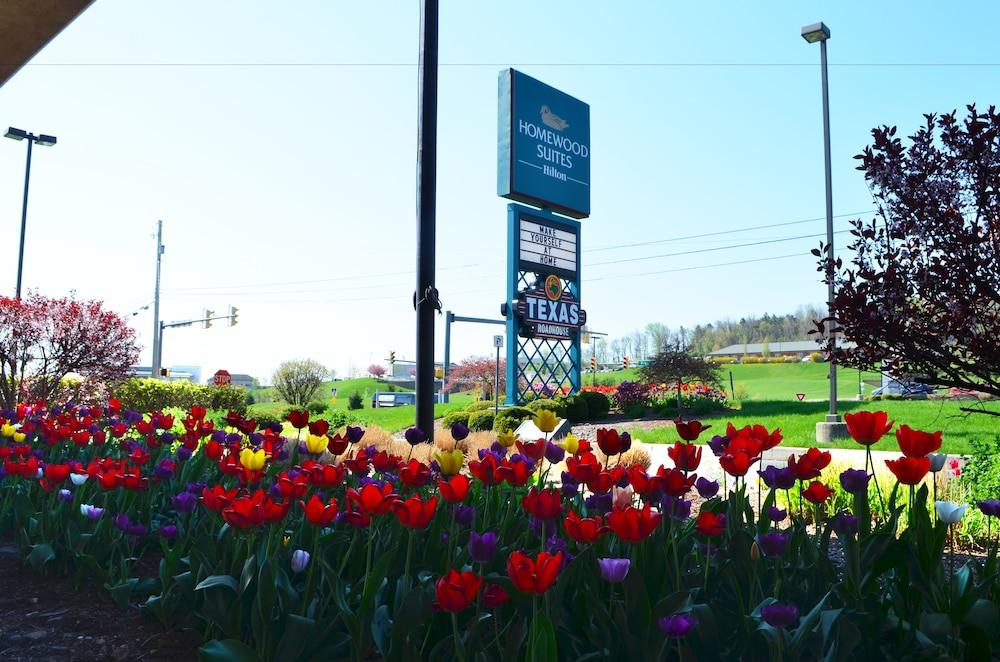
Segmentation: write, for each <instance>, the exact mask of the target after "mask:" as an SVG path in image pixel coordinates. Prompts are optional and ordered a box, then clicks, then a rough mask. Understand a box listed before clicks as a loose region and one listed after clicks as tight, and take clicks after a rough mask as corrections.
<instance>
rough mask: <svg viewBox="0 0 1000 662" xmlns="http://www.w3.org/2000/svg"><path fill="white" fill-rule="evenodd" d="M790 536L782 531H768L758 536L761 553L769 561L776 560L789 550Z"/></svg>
mask: <svg viewBox="0 0 1000 662" xmlns="http://www.w3.org/2000/svg"><path fill="white" fill-rule="evenodd" d="M788 540H789V537H788V534H787V533H782V532H780V531H768V532H767V533H762V534H760V535H758V536H757V546H758V547H760V551H761V553H762V554H763V555H764V556H766V557H767V558H769V559H775V558H778V557H779V556H781V555H782V554H784V553H785V550H786V549H788Z"/></svg>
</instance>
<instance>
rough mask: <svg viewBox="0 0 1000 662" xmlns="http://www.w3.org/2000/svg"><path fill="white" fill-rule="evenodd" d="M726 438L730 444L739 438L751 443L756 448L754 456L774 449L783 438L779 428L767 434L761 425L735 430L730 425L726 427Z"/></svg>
mask: <svg viewBox="0 0 1000 662" xmlns="http://www.w3.org/2000/svg"><path fill="white" fill-rule="evenodd" d="M726 436H727V437H728V438H729V439H730V443H732V442H733V441H735V440H736V439H740V438H742V439H746V440H749V441H752V443H753V445H754V446H756V448H757V451H756V453H755V454H756V455H759V454H760V453H761V452H763V451H766V450H770V449H772V448H774V447H775V446H777V445H778V444H780V443H781V440H782V438H783V437H782V435H781V428H776V429H775V430H774V432H768V431H767V428H765V427H764V426H763V425H747V426H744V427H742V428H739V429H737V428H736V427H735V426H734V425H733V424H732V423H729V424H727V425H726Z"/></svg>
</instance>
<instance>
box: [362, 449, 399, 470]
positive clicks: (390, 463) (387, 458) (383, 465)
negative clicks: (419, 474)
mask: <svg viewBox="0 0 1000 662" xmlns="http://www.w3.org/2000/svg"><path fill="white" fill-rule="evenodd" d="M369 460H371V463H372V466H373V467H375V471H379V472H382V473H396V472H397V471H399V468H400V467H401V466H402V465H403V458H401V457H399V456H398V455H392V454H390V453H387V452H385V451H379V452H377V453H375V454H374V455H372V456H371V457H370V458H369Z"/></svg>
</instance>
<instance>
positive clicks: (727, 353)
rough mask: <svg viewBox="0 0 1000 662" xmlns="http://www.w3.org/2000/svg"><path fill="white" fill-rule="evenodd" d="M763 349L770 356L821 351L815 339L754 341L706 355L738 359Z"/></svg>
mask: <svg viewBox="0 0 1000 662" xmlns="http://www.w3.org/2000/svg"><path fill="white" fill-rule="evenodd" d="M837 344H838V346H840V347H843V348H845V349H850V348H852V347H855V344H854V343H852V342H838V343H837ZM765 349H766V350H767V353H768V354H769V355H770V356H797V357H799V358H805V357H807V356H809V355H810V354H812V353H813V352H819V351H821V348H820V345H819V344H818V343H817V342H816V341H815V340H787V341H783V342H778V341H775V342H768V343H760V342H754V343H747V344H745V345H744V344H739V345H729V346H728V347H723V348H722V349H717V350H715V351H714V352H709V354H708V356H709V358H713V357H718V358H722V357H726V358H733V359H740V358H742V357H744V356H764V350H765Z"/></svg>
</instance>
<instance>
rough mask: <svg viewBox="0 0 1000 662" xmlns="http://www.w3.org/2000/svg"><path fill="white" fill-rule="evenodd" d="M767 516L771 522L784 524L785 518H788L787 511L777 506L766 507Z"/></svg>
mask: <svg viewBox="0 0 1000 662" xmlns="http://www.w3.org/2000/svg"><path fill="white" fill-rule="evenodd" d="M767 516H768V518H769V519H770V520H771V521H772V522H784V521H785V517H787V516H788V511H786V510H784V509H782V508H778V507H777V506H768V508H767Z"/></svg>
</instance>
